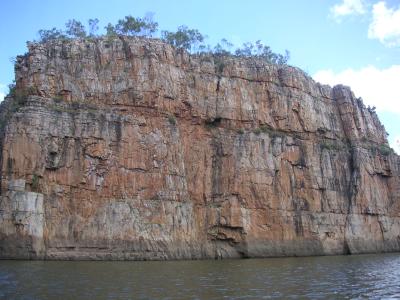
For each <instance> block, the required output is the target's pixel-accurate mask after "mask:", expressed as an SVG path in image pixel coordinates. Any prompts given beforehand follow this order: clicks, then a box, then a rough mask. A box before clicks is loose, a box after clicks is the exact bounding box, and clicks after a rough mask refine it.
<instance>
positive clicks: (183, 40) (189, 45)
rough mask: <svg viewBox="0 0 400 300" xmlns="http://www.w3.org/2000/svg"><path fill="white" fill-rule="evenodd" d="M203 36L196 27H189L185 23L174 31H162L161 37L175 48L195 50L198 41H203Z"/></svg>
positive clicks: (198, 43)
mask: <svg viewBox="0 0 400 300" xmlns="http://www.w3.org/2000/svg"><path fill="white" fill-rule="evenodd" d="M204 38H205V36H204V35H202V34H201V33H200V32H199V31H198V30H197V29H189V28H188V27H187V26H185V25H181V26H179V27H178V30H177V31H176V32H171V31H166V30H164V31H162V32H161V39H162V40H163V41H165V42H167V43H168V44H171V45H172V46H174V47H177V48H183V49H186V50H187V51H193V52H195V51H197V50H198V49H197V47H198V46H199V45H200V43H202V42H204Z"/></svg>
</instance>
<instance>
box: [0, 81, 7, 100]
mask: <svg viewBox="0 0 400 300" xmlns="http://www.w3.org/2000/svg"><path fill="white" fill-rule="evenodd" d="M6 90H7V86H6V85H5V84H2V83H0V102H1V101H3V100H4V97H5V96H6Z"/></svg>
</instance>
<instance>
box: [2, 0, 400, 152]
mask: <svg viewBox="0 0 400 300" xmlns="http://www.w3.org/2000/svg"><path fill="white" fill-rule="evenodd" d="M146 12H154V13H155V20H156V21H157V22H158V23H159V25H160V28H161V29H167V30H174V29H176V27H177V26H179V25H182V24H185V25H187V26H189V27H192V28H197V29H199V30H200V32H202V33H204V34H207V35H208V40H207V41H208V42H209V43H210V44H215V43H216V42H217V41H218V40H220V39H221V38H227V39H228V40H230V41H232V42H234V43H236V44H239V43H242V42H245V41H255V40H258V39H261V40H262V41H263V42H264V43H265V44H268V45H270V46H271V48H272V49H273V50H274V51H277V52H283V51H284V50H285V49H288V50H289V51H290V53H291V59H290V62H289V63H290V64H292V65H295V66H298V67H300V68H302V69H303V70H305V71H306V72H307V73H309V74H310V75H312V76H313V77H314V78H316V79H318V80H319V81H322V82H324V83H328V84H331V85H332V84H336V83H344V84H347V85H351V86H352V88H353V90H354V91H355V93H356V96H361V97H363V99H364V102H365V103H366V104H369V105H371V106H372V105H373V106H376V107H377V111H378V114H379V116H380V118H381V120H382V122H383V123H384V125H385V127H386V129H387V131H388V132H389V134H390V136H389V140H390V143H391V146H392V147H394V148H397V149H396V150H397V151H398V153H400V145H397V144H396V142H395V141H396V140H400V85H399V84H398V83H397V82H398V81H399V79H400V3H399V1H398V0H396V1H395V0H382V1H375V0H324V1H315V0H314V1H310V0H280V1H274V0H264V1H262V0H253V1H252V0H248V1H235V0H231V1H228V0H219V1H216V0H213V1H209V0H202V1H191V0H186V1H183V0H182V1H178V0H169V1H162V0H143V1H138V0H137V1H135V0H119V1H118V0H114V1H102V0H97V1H84V0H80V1H77V0H69V1H60V0H41V1H39V0H2V1H1V2H0V35H1V36H2V43H1V46H0V70H1V71H2V72H1V73H0V93H3V94H4V93H6V92H7V90H8V89H7V84H9V83H10V82H11V81H12V80H13V78H14V74H13V65H12V63H11V62H10V58H12V57H14V56H16V55H18V54H23V53H25V52H26V41H28V40H33V39H37V38H38V36H37V31H38V30H39V29H49V28H52V27H58V28H64V24H65V23H66V22H67V20H69V19H72V18H75V19H77V20H80V21H82V22H86V21H87V20H88V19H89V18H98V19H99V20H100V27H104V26H105V25H106V24H107V23H108V22H111V23H116V22H117V20H118V19H120V18H122V17H124V16H126V15H133V16H144V15H145V13H146ZM0 97H1V95H0Z"/></svg>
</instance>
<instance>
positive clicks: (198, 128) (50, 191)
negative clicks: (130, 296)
mask: <svg viewBox="0 0 400 300" xmlns="http://www.w3.org/2000/svg"><path fill="white" fill-rule="evenodd" d="M28 46H29V52H28V53H27V54H25V55H24V56H20V57H18V58H17V63H16V67H15V71H16V93H15V95H14V96H13V97H8V98H6V100H5V101H4V102H3V103H2V105H1V109H0V116H1V119H2V122H1V126H2V127H1V128H2V129H1V132H2V136H1V198H0V199H1V200H0V257H1V258H29V259H197V258H225V257H266V256H296V255H330V254H350V253H367V252H386V251H399V250H400V159H399V156H397V155H396V154H394V153H393V151H391V149H390V148H389V147H388V145H387V140H386V132H385V130H384V127H383V126H382V125H381V123H380V122H379V120H378V117H377V115H376V114H375V112H374V111H373V110H371V109H368V108H366V107H365V106H364V105H363V103H362V101H361V100H360V99H357V98H355V96H354V95H353V93H352V92H351V90H350V89H349V88H347V87H344V86H335V87H334V88H331V87H329V86H324V85H320V84H319V83H316V82H314V81H313V80H312V79H311V78H310V77H308V76H307V75H306V74H305V73H304V72H302V71H301V70H299V69H297V68H294V67H290V66H277V65H269V64H265V63H263V62H261V61H257V60H252V59H239V58H224V59H222V58H221V57H218V56H214V57H213V56H212V55H197V56H191V55H189V54H188V53H186V52H185V51H181V50H176V49H174V48H172V47H171V46H169V45H167V44H164V43H162V42H161V41H159V40H151V39H141V38H127V37H118V38H115V39H107V38H103V39H95V40H86V41H84V40H73V41H53V42H49V43H47V44H29V45H28Z"/></svg>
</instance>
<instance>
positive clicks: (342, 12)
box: [331, 0, 366, 21]
mask: <svg viewBox="0 0 400 300" xmlns="http://www.w3.org/2000/svg"><path fill="white" fill-rule="evenodd" d="M365 12H366V10H365V4H364V1H363V0H343V2H342V3H340V4H336V5H334V6H333V7H331V14H332V16H333V17H334V18H335V19H336V20H337V21H340V19H341V18H342V17H345V16H349V15H362V14H364V13H365Z"/></svg>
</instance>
